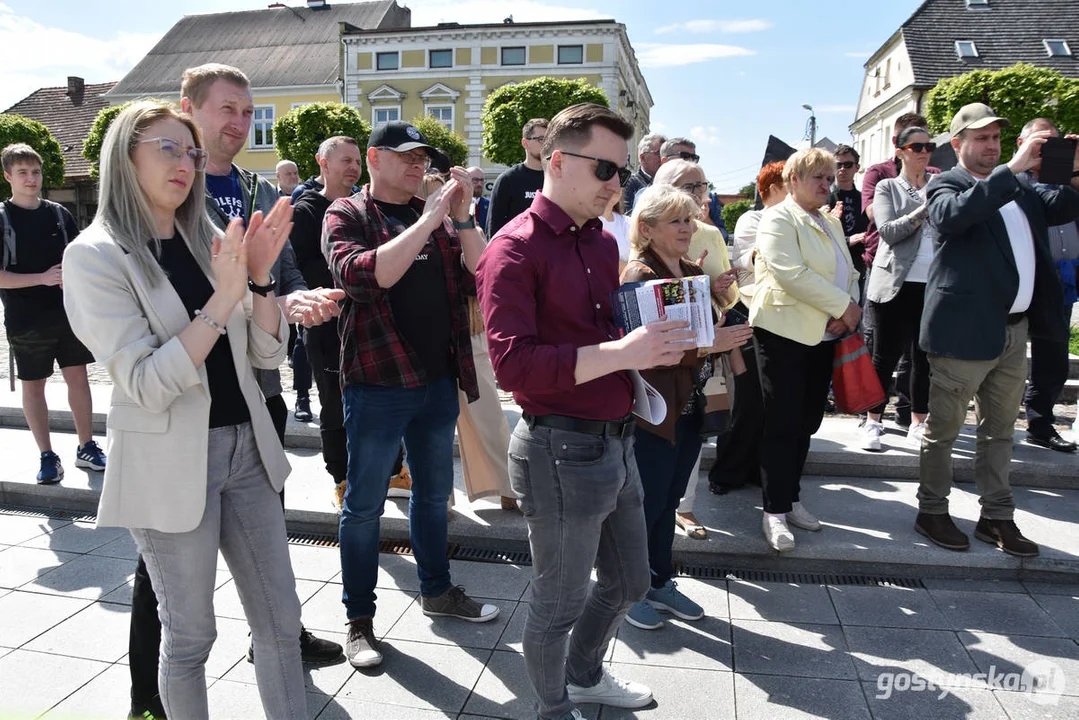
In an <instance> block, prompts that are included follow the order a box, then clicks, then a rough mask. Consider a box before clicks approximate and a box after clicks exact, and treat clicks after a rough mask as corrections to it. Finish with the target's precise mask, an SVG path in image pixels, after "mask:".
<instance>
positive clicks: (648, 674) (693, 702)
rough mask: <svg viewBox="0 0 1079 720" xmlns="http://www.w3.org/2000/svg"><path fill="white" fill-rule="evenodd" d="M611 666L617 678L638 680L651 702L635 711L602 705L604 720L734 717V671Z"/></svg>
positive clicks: (673, 667)
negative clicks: (648, 691) (649, 690)
mask: <svg viewBox="0 0 1079 720" xmlns="http://www.w3.org/2000/svg"><path fill="white" fill-rule="evenodd" d="M610 669H611V673H612V674H614V675H615V676H616V677H618V678H621V679H623V680H633V681H636V682H641V683H644V684H645V685H647V686H648V687H649V688H651V689H652V704H651V705H648V706H646V707H643V708H640V709H638V710H627V709H624V708H615V707H604V708H603V712H602V713H601V714H600V715H599V717H600V718H602V719H603V720H625V719H628V718H641V720H645V719H647V720H685V718H701V717H715V718H723V717H733V716H734V675H733V673H730V672H717V671H709V670H695V669H688V668H683V667H679V666H678V665H676V664H675V665H672V666H671V667H657V666H655V665H625V664H621V663H612V664H611V668H610ZM586 717H590V718H591V717H596V716H594V715H586Z"/></svg>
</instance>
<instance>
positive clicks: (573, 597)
mask: <svg viewBox="0 0 1079 720" xmlns="http://www.w3.org/2000/svg"><path fill="white" fill-rule="evenodd" d="M694 459H696V458H694ZM509 473H510V484H511V485H512V486H513V491H514V493H515V494H516V495H517V497H518V498H519V500H520V504H521V512H522V513H523V514H524V516H525V520H526V521H527V522H528V543H529V546H530V547H531V549H532V602H531V603H530V604H529V606H528V617H527V618H526V620H525V633H524V646H523V650H524V658H525V672H526V673H527V674H528V679H529V682H530V683H531V684H532V690H533V692H534V693H535V696H536V712H537V714H538V715H539V717H540V718H543V719H544V720H549V719H554V718H561V717H562V716H564V715H565V714H566V713H568V712H570V711H571V710H572V709H573V702H572V701H571V700H570V699H569V696H568V695H567V693H566V682H567V681H569V682H571V683H573V684H574V685H579V686H582V687H592V686H593V685H595V684H596V683H598V682H599V681H600V680H601V679H602V676H603V656H604V654H605V653H606V652H607V647H608V645H610V642H611V638H613V637H614V634H615V631H616V630H618V626H619V625H620V624H621V623H622V618H624V617H625V615H626V613H627V612H628V611H629V609H630V608H631V607H632V606H633V604H634V603H635V602H637V601H638V600H640V599H641V598H642V597H644V594H645V593H646V592H647V591H648V549H647V541H646V533H645V529H644V511H643V510H642V508H641V502H642V497H643V493H642V490H641V478H640V475H639V474H638V472H637V462H636V460H634V459H633V438H632V437H630V438H624V439H623V438H617V437H601V436H598V435H586V434H583V433H577V432H569V431H565V430H553V429H551V428H547V427H542V426H536V427H534V428H529V427H528V423H526V422H525V421H524V420H521V421H520V422H519V423H517V427H516V428H515V429H514V431H513V436H512V437H511V438H510V451H509ZM593 567H595V569H596V584H595V585H592V583H591V579H590V575H591V573H592V568H593ZM571 631H572V632H571Z"/></svg>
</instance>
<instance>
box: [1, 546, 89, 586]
mask: <svg viewBox="0 0 1079 720" xmlns="http://www.w3.org/2000/svg"><path fill="white" fill-rule="evenodd" d="M77 557H79V556H78V555H76V554H74V553H67V552H56V551H54V550H38V549H37V548H24V547H9V548H8V549H7V550H5V551H4V552H2V553H0V587H2V588H8V589H13V588H17V587H19V586H21V585H25V584H26V583H29V582H31V581H33V580H34V579H35V578H37V577H38V576H39V575H44V574H46V573H49V572H52V571H53V570H55V569H56V568H58V567H60V566H61V565H63V564H64V563H66V562H70V561H71V560H74V559H75V558H77Z"/></svg>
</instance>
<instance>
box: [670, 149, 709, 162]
mask: <svg viewBox="0 0 1079 720" xmlns="http://www.w3.org/2000/svg"><path fill="white" fill-rule="evenodd" d="M664 157H665V158H666V159H667V160H670V159H671V158H681V159H683V160H689V161H690V162H693V163H695V162H700V160H701V156H700V155H697V154H696V153H691V152H689V151H687V150H683V151H682V152H679V153H674V154H673V155H665V156H664Z"/></svg>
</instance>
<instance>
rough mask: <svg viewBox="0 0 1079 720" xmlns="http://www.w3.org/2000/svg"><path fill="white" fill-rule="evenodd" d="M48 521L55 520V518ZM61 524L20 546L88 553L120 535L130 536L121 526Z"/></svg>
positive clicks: (78, 523) (82, 523)
mask: <svg viewBox="0 0 1079 720" xmlns="http://www.w3.org/2000/svg"><path fill="white" fill-rule="evenodd" d="M50 522H56V521H55V520H53V521H50ZM63 523H64V524H63V526H62V527H59V528H56V529H54V530H52V532H49V533H47V534H44V535H38V536H37V537H34V538H30V539H29V540H27V541H26V542H24V543H21V546H22V547H35V548H41V549H43V550H63V551H65V552H75V553H88V552H90V551H92V550H95V549H97V548H99V547H101V546H102V545H107V544H109V543H111V542H113V541H114V540H116V539H117V538H119V537H121V536H125V535H126V536H127V537H131V534H130V533H128V531H127V530H124V529H123V528H101V529H100V530H99V529H97V528H95V527H94V524H93V523H89V522H74V523H73V522H67V521H66V520H65V521H63Z"/></svg>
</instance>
